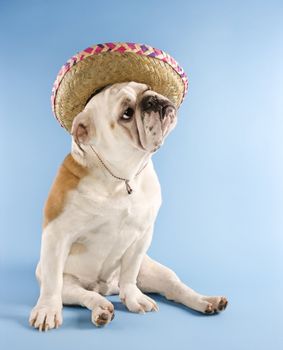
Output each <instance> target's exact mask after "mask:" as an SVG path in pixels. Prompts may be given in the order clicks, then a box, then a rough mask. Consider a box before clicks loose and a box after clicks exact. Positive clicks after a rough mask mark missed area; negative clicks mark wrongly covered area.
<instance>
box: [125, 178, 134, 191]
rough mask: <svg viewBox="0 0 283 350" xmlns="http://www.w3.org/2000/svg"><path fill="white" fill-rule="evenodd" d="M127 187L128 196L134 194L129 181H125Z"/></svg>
mask: <svg viewBox="0 0 283 350" xmlns="http://www.w3.org/2000/svg"><path fill="white" fill-rule="evenodd" d="M125 185H126V190H127V192H128V194H131V193H132V192H133V189H132V187H131V186H130V184H129V180H125Z"/></svg>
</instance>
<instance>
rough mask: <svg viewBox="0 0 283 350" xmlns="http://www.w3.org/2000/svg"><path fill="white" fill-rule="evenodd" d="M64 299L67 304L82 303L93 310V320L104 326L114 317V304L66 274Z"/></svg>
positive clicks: (64, 278) (96, 323) (63, 291)
mask: <svg viewBox="0 0 283 350" xmlns="http://www.w3.org/2000/svg"><path fill="white" fill-rule="evenodd" d="M63 280H64V282H63V290H62V301H63V304H65V305H81V306H84V307H87V308H88V309H89V310H91V311H92V314H91V320H92V322H93V323H94V324H95V325H96V326H104V325H106V324H108V323H109V322H111V321H112V320H113V318H114V306H113V304H111V303H110V301H108V300H107V299H106V298H104V297H103V296H102V295H100V294H98V293H96V292H94V291H90V290H87V289H85V288H83V287H82V285H81V284H80V282H79V281H78V280H77V279H76V278H75V277H73V276H71V275H67V274H64V277H63Z"/></svg>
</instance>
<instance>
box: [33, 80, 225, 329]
mask: <svg viewBox="0 0 283 350" xmlns="http://www.w3.org/2000/svg"><path fill="white" fill-rule="evenodd" d="M176 122H177V116H176V109H175V107H174V105H173V103H172V102H171V101H169V100H168V99H167V98H166V97H164V96H162V95H160V94H158V93H156V92H155V91H152V90H151V88H150V87H149V86H148V85H145V84H141V83H136V82H127V83H117V84H113V85H110V86H107V87H105V88H104V89H103V90H102V91H100V92H99V93H97V94H95V95H94V96H93V97H92V98H90V100H89V101H88V102H87V104H86V106H85V108H84V110H83V111H82V112H81V113H79V114H78V115H77V116H76V117H75V118H74V120H73V124H72V130H71V134H72V149H71V153H70V154H68V155H67V157H66V158H65V159H64V161H63V163H62V165H61V166H60V168H59V170H58V173H57V176H56V178H55V180H54V182H53V185H52V187H51V190H50V192H49V195H48V198H47V201H46V204H45V209H44V220H43V232H42V241H41V252H40V260H39V263H38V265H37V267H36V277H37V280H38V282H39V285H40V295H39V298H38V301H37V303H36V305H35V306H34V308H33V309H32V311H31V314H30V318H29V322H30V325H31V326H32V327H34V328H36V329H39V331H42V330H45V331H47V330H48V329H52V328H58V327H59V326H60V325H61V324H62V306H63V304H64V305H82V306H84V307H86V308H88V309H90V310H91V320H92V322H93V323H94V324H95V325H96V326H102V325H106V324H108V323H109V322H111V321H112V320H113V318H114V307H113V304H112V303H111V302H110V301H108V300H107V299H106V298H105V296H107V295H111V294H119V297H120V299H121V301H122V303H124V304H125V306H126V307H127V309H128V310H129V311H131V312H137V313H145V312H149V311H157V310H158V307H157V304H156V302H155V301H154V300H153V299H152V298H150V297H149V296H148V295H147V294H146V293H160V294H162V295H163V296H165V297H166V298H167V299H169V300H174V301H175V302H177V303H182V304H184V305H186V306H187V307H189V308H192V309H194V310H197V311H199V312H202V313H206V314H211V313H215V312H219V311H222V310H224V309H225V308H226V305H227V300H226V298H225V297H222V296H204V295H201V294H199V293H197V292H196V291H194V290H193V289H191V288H190V287H188V286H187V285H185V284H184V283H183V282H182V281H181V280H180V279H179V278H178V277H177V275H176V274H175V273H174V272H173V271H172V270H171V269H169V268H168V267H166V266H163V265H162V264H160V263H159V262H157V261H155V260H153V259H152V258H150V257H149V256H148V255H147V250H148V248H149V246H150V243H151V240H152V234H153V229H154V222H155V219H156V216H157V213H158V210H159V208H160V205H161V191H160V184H159V181H158V178H157V175H156V173H155V170H154V167H153V163H152V160H151V157H152V154H153V153H154V152H156V151H157V150H158V148H159V147H160V146H161V145H162V144H163V142H164V140H165V138H166V137H167V135H168V134H169V133H170V131H171V130H172V129H173V128H174V127H175V125H176Z"/></svg>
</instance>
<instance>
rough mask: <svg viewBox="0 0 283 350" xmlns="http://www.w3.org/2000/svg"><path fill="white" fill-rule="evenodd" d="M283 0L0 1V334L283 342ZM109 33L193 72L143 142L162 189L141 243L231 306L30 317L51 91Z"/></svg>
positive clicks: (51, 142)
mask: <svg viewBox="0 0 283 350" xmlns="http://www.w3.org/2000/svg"><path fill="white" fill-rule="evenodd" d="M282 18H283V2H282V1H271V0H270V1H260V0H258V1H251V0H246V1H208V0H207V1H178V0H175V1H166V0H163V1H122V0H120V1H110V0H107V1H82V0H80V1H73V0H68V1H3V0H1V1H0V42H1V55H0V77H1V78H0V96H1V97H0V99H1V103H0V118H1V137H0V159H1V171H0V186H1V193H0V195H1V197H0V198H1V207H0V215H1V218H0V219H1V247H0V249H1V282H0V288H1V291H0V332H1V343H0V346H1V348H2V349H4V347H3V346H5V348H6V347H7V348H11V349H19V348H21V349H22V348H26V347H28V348H29V349H35V348H37V347H40V348H41V349H47V348H55V349H58V348H59V346H60V348H61V349H67V348H68V349H78V347H79V346H83V347H89V346H93V347H95V348H98V347H99V348H101V347H103V348H104V349H110V348H115V349H133V348H134V349H143V348H144V347H148V348H150V349H154V348H156V349H172V348H180V347H182V348H188V349H208V348H209V349H229V350H233V349H237V350H238V349H241V350H244V349H249V350H251V349H272V350H273V349H274V350H275V349H276V350H277V349H279V348H282V347H283V336H282V334H283V332H282V326H283V321H282V311H283V303H282V298H283V282H282V281H283V279H282V262H283V261H282V260H283V259H282V256H283V255H282V253H283V240H282V231H283V216H282V213H283V148H282V135H283V122H282V117H283V99H282V97H283V41H282V38H283V21H282ZM108 41H132V42H141V43H148V44H150V45H152V46H155V47H158V48H161V49H163V50H165V51H167V52H169V53H171V54H172V55H173V56H174V57H175V58H176V59H177V60H178V61H179V62H180V64H181V65H182V66H183V67H184V69H185V71H186V72H187V73H188V75H189V78H190V88H189V93H188V96H187V98H186V100H185V102H184V103H183V105H182V107H181V108H180V111H179V123H178V126H177V128H176V129H175V131H174V132H173V133H172V134H171V136H170V137H169V138H168V139H167V143H166V144H165V145H164V147H163V148H162V149H161V150H160V151H159V153H158V154H156V155H155V156H154V161H155V166H156V169H157V172H158V174H159V178H160V182H161V186H162V190H163V206H162V209H161V211H160V214H159V217H158V220H157V223H156V229H155V236H154V240H153V243H152V246H151V248H150V254H151V256H152V257H154V258H155V259H157V260H159V261H161V262H162V263H166V264H167V265H168V266H170V267H172V268H173V269H174V270H175V271H176V272H177V273H178V274H179V276H180V277H181V278H182V279H183V280H184V281H185V282H186V283H188V284H189V285H190V286H191V287H193V288H195V289H197V290H198V291H200V292H202V293H204V294H212V295H213V294H216V295H217V294H223V295H227V296H228V298H229V301H230V305H229V307H228V309H227V310H226V311H225V312H224V313H223V314H220V315H217V316H203V315H200V314H198V313H196V312H193V311H190V310H188V309H186V308H185V307H182V306H178V305H174V304H173V303H171V302H167V301H165V299H163V298H161V297H157V296H154V298H156V299H157V301H158V303H159V307H160V311H159V313H151V314H146V315H143V316H141V315H136V314H131V313H129V312H127V311H126V310H125V308H124V307H123V306H122V305H121V304H120V303H119V301H118V298H116V297H114V298H111V299H112V300H114V302H115V307H116V310H117V311H116V318H115V320H114V321H113V323H111V325H109V326H108V327H106V328H104V329H96V328H95V327H94V326H93V325H92V324H91V322H90V312H89V311H88V310H86V309H83V308H80V307H66V308H65V309H64V324H63V326H62V328H61V329H59V330H57V331H51V332H48V333H47V334H39V333H38V332H36V331H34V330H32V329H31V328H29V326H28V322H27V320H28V315H29V311H30V309H31V308H32V306H33V305H34V303H35V302H36V298H37V296H38V287H37V284H36V281H35V277H34V269H35V264H36V262H37V260H38V258H39V249H40V237H41V219H42V207H43V204H44V200H45V198H46V196H47V193H48V190H49V187H50V185H51V182H52V181H53V178H54V176H55V173H56V170H57V168H58V166H59V165H60V163H61V161H62V159H63V158H64V156H65V155H66V154H67V153H68V152H69V150H70V137H69V135H68V134H67V133H66V132H65V131H64V129H62V128H60V126H59V124H58V123H57V122H56V121H55V119H54V118H53V116H52V112H51V107H50V93H51V88H52V84H53V81H54V79H55V77H56V75H57V72H58V70H59V68H60V67H61V65H62V64H63V63H64V62H65V61H66V60H67V59H68V58H69V57H70V56H72V55H73V54H74V53H75V52H77V51H79V50H82V49H84V48H86V47H88V46H89V45H91V44H95V43H99V42H108Z"/></svg>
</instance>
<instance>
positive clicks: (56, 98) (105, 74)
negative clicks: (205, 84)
mask: <svg viewBox="0 0 283 350" xmlns="http://www.w3.org/2000/svg"><path fill="white" fill-rule="evenodd" d="M126 81H136V82H139V83H146V84H148V85H150V86H151V88H152V89H153V90H154V91H156V92H158V93H160V94H162V95H164V96H166V97H167V98H169V99H170V100H171V101H172V102H173V103H174V104H175V106H176V107H177V108H178V107H179V106H180V104H181V102H182V101H183V99H184V96H185V94H186V92H187V89H188V79H187V76H186V74H185V72H184V71H183V69H182V68H181V67H180V66H179V65H178V63H177V62H176V61H175V60H174V59H173V58H172V57H171V56H169V55H168V54H167V53H165V52H164V51H161V50H159V49H155V48H153V47H151V46H148V45H144V44H135V43H120V42H119V43H105V44H98V45H94V46H91V47H88V48H87V49H85V50H83V51H81V52H79V53H77V54H76V55H75V56H73V57H71V58H70V59H69V60H68V61H67V63H65V64H64V66H63V67H62V68H61V69H60V71H59V73H58V75H57V78H56V80H55V82H54V85H53V89H52V96H51V103H52V110H53V113H54V115H55V117H56V118H57V120H58V121H59V123H60V124H61V126H63V127H64V128H65V129H67V130H68V131H69V132H70V129H71V126H72V121H73V119H74V117H75V116H76V115H77V114H78V113H79V112H81V111H82V110H83V108H84V106H85V105H86V103H87V101H88V100H89V98H90V97H91V96H92V95H94V94H95V92H96V91H97V90H99V89H101V88H102V87H104V86H106V85H109V84H114V83H121V82H126Z"/></svg>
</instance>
